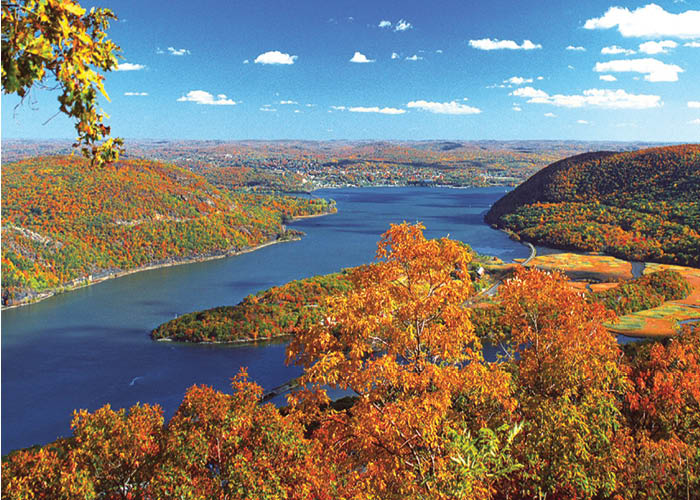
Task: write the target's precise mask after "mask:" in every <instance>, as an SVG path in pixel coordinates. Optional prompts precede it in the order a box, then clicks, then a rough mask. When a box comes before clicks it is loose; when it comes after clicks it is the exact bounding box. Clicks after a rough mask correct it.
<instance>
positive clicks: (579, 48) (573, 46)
mask: <svg viewBox="0 0 700 500" xmlns="http://www.w3.org/2000/svg"><path fill="white" fill-rule="evenodd" d="M566 50H574V51H577V52H586V47H581V46H578V45H569V46H568V47H566Z"/></svg>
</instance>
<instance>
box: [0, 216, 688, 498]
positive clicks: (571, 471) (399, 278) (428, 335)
mask: <svg viewBox="0 0 700 500" xmlns="http://www.w3.org/2000/svg"><path fill="white" fill-rule="evenodd" d="M422 229H423V228H422V226H420V225H415V226H411V225H408V224H405V223H404V224H401V225H397V226H392V227H391V228H390V229H389V230H388V231H387V232H386V233H385V234H384V235H383V236H382V239H381V241H380V243H379V246H378V251H377V260H376V261H375V262H374V263H372V264H369V265H366V266H361V267H358V268H354V269H350V270H347V272H346V273H345V274H344V275H342V276H343V279H344V280H347V283H349V284H350V286H342V287H338V288H332V289H327V290H326V292H329V293H321V294H320V295H314V300H318V301H319V304H320V306H321V307H319V308H318V309H319V313H320V314H319V315H317V316H316V317H315V319H314V321H310V322H308V323H305V326H304V328H300V330H299V331H298V332H297V333H296V335H295V336H294V338H293V339H292V341H291V343H290V345H289V348H288V359H289V361H290V362H295V363H298V364H300V365H302V366H303V368H304V374H303V375H302V379H301V385H300V388H299V389H298V390H297V391H296V392H295V393H293V394H292V395H291V396H290V400H289V401H290V405H289V406H288V407H286V408H284V409H282V410H279V409H277V408H275V407H274V406H272V405H270V404H262V403H261V400H262V389H261V388H260V387H258V386H257V385H255V384H254V383H252V382H249V381H248V380H247V378H246V375H245V372H242V373H240V374H239V375H238V376H237V377H236V378H234V380H233V389H234V391H233V393H232V394H225V393H222V392H217V391H214V390H213V389H211V388H208V387H204V386H195V387H192V388H191V389H190V390H189V391H188V393H187V395H186V396H185V399H184V400H183V402H182V404H181V406H180V408H179V410H178V411H177V412H176V414H175V416H174V417H173V418H172V419H171V420H170V422H169V423H168V424H167V425H165V424H164V422H163V417H162V414H161V412H160V410H159V408H158V407H152V406H149V405H136V406H134V407H132V408H131V409H130V410H129V411H125V410H119V411H114V410H112V409H111V408H109V406H107V407H104V408H101V409H99V410H97V411H96V412H94V413H89V412H86V411H84V410H81V411H78V412H76V413H75V418H74V422H73V432H74V435H73V437H70V438H67V439H61V440H58V441H56V442H54V443H50V444H48V445H46V446H43V447H35V448H30V449H26V450H18V451H15V452H13V453H11V454H10V455H8V456H6V457H4V458H3V468H2V470H3V473H2V487H3V496H4V497H5V496H6V497H7V498H13V499H14V498H76V497H81V498H83V497H87V498H95V497H100V498H240V499H243V498H251V499H252V498H255V499H258V498H260V499H262V498H291V499H303V498H314V499H326V498H328V499H330V498H348V499H350V498H352V499H374V498H382V499H392V498H396V499H399V498H401V499H405V498H408V499H443V498H444V499H447V498H450V499H452V498H461V499H494V500H501V499H521V500H525V499H542V498H555V499H565V498H566V499H570V498H581V499H627V498H630V499H637V498H643V499H659V500H660V499H666V498H679V499H680V498H696V496H697V492H698V491H700V459H699V458H698V457H700V432H698V429H700V330H698V329H697V328H693V327H692V326H690V325H685V326H684V327H683V329H682V331H681V333H680V334H679V335H678V336H677V337H676V338H673V339H670V340H667V341H665V342H663V343H661V342H646V343H639V344H630V345H626V346H620V345H619V344H618V343H617V341H616V339H615V337H614V336H613V335H612V334H611V333H610V332H609V330H608V329H607V328H605V327H604V326H603V325H602V322H604V321H609V320H611V319H613V318H614V312H612V311H610V310H607V309H605V307H604V306H603V305H602V304H600V303H598V302H597V301H594V300H591V299H590V297H586V295H585V294H583V293H581V292H580V291H578V290H576V289H574V288H572V287H571V286H569V283H568V282H567V281H566V279H565V278H564V276H563V275H560V274H558V273H556V272H546V271H541V270H538V269H521V270H519V271H518V272H516V274H515V275H514V276H513V277H511V278H509V279H507V280H506V281H504V282H503V283H502V284H501V286H500V287H499V288H498V293H497V294H496V296H495V297H494V300H493V306H492V308H491V309H490V311H491V312H492V317H491V319H492V320H493V321H492V323H489V324H482V325H480V328H479V329H480V330H484V329H485V330H487V331H488V330H490V329H491V326H493V328H494V330H496V331H495V332H491V334H490V335H484V340H482V338H481V337H480V336H478V335H477V333H476V330H475V328H474V324H473V321H474V318H475V315H474V311H473V310H472V309H470V308H469V307H465V305H467V304H470V303H471V299H473V298H474V293H475V292H474V287H473V285H472V283H471V279H470V276H469V261H470V259H471V255H472V254H471V252H470V251H469V250H468V247H466V246H465V245H463V244H461V243H460V242H456V241H452V240H449V239H447V238H442V239H437V240H426V239H425V238H424V236H423V234H422ZM657 274H658V273H657ZM676 278H677V276H675V275H674V274H672V273H662V274H658V275H655V274H650V275H648V276H645V280H643V281H642V283H641V286H652V287H654V290H657V291H658V292H659V293H661V294H664V296H666V295H668V294H670V295H672V296H674V297H675V296H676V295H677V293H678V290H676V289H675V288H674V287H675V286H676V285H677V284H678V280H677V279H676ZM637 281H639V280H637ZM302 283H304V284H302ZM317 285H318V284H315V285H314V282H313V281H307V282H297V283H295V284H294V286H293V287H292V288H290V290H294V289H299V288H301V289H305V288H306V287H307V286H310V290H311V291H312V293H317V292H318V291H319V290H318V288H316V286H317ZM637 285H639V283H637ZM667 285H669V286H667ZM618 293H619V292H618ZM284 294H285V292H284V287H281V288H279V289H276V290H275V291H274V293H273V294H272V296H274V297H280V298H281V297H283V296H284ZM485 339H489V341H493V342H495V343H496V344H497V345H498V347H499V350H500V352H501V356H499V358H498V359H497V360H495V361H487V360H485V359H484V357H483V354H482V349H481V347H482V345H481V343H482V341H484V342H485V341H486V340H485ZM330 388H333V389H342V390H345V391H346V392H347V393H348V394H349V397H346V398H344V399H343V400H340V401H336V402H332V401H330V398H329V396H328V393H327V390H328V389H330Z"/></svg>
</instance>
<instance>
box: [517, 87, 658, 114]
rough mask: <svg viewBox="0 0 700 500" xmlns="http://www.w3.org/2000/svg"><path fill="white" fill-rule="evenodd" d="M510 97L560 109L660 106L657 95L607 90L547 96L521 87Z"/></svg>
mask: <svg viewBox="0 0 700 500" xmlns="http://www.w3.org/2000/svg"><path fill="white" fill-rule="evenodd" d="M510 95H512V96H516V97H524V98H526V99H528V101H527V102H529V103H534V104H551V105H552V106H557V107H562V108H583V107H596V108H606V109H647V108H657V107H659V106H661V105H662V102H661V97H659V96H658V95H647V94H628V93H627V92H626V91H624V90H609V89H588V90H584V91H583V94H577V95H563V94H555V95H549V94H547V93H546V92H544V91H542V90H538V89H534V88H532V87H521V88H519V89H515V90H514V91H513V92H511V93H510Z"/></svg>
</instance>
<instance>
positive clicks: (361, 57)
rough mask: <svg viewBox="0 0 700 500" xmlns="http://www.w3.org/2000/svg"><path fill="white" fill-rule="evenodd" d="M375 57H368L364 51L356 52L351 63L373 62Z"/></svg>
mask: <svg viewBox="0 0 700 500" xmlns="http://www.w3.org/2000/svg"><path fill="white" fill-rule="evenodd" d="M374 61H375V60H374V59H367V56H366V55H364V54H363V53H362V52H355V54H354V55H353V56H352V57H351V58H350V62H351V63H360V64H362V63H373V62H374Z"/></svg>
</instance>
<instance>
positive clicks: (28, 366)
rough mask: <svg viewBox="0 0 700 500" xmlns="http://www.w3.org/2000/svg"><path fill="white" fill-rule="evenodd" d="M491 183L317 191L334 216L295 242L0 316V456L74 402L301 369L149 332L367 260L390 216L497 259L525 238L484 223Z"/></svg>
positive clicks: (82, 404)
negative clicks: (243, 372)
mask: <svg viewBox="0 0 700 500" xmlns="http://www.w3.org/2000/svg"><path fill="white" fill-rule="evenodd" d="M504 192H505V190H504V189H502V188H478V189H449V188H363V189H334V190H321V191H317V192H315V193H314V195H316V196H320V197H326V198H333V199H335V200H336V201H337V204H338V210H339V212H338V214H335V215H330V216H326V217H320V218H313V219H304V220H301V221H299V222H296V223H294V224H293V227H295V228H296V229H300V230H302V231H304V232H306V233H307V236H306V237H304V238H303V239H302V240H301V241H297V242H291V243H284V244H280V245H273V246H269V247H266V248H263V249H261V250H258V251H255V252H251V253H248V254H244V255H240V256H236V257H230V258H226V259H220V260H214V261H209V262H202V263H195V264H187V265H182V266H176V267H169V268H162V269H156V270H152V271H144V272H141V273H136V274H132V275H129V276H125V277H122V278H118V279H113V280H108V281H105V282H103V283H100V284H97V285H94V286H91V287H87V288H83V289H80V290H76V291H73V292H69V293H66V294H62V295H58V296H55V297H51V298H49V299H47V300H44V301H43V302H40V303H38V304H34V305H30V306H25V307H22V308H18V309H11V310H7V311H3V313H2V453H3V454H4V453H7V452H8V451H10V450H12V449H15V448H19V447H25V446H30V445H32V444H37V443H46V442H49V441H52V440H54V439H56V438H57V437H59V436H65V435H69V434H70V427H69V426H70V420H71V415H72V412H73V410H74V409H76V408H87V409H89V410H95V409H97V408H99V407H101V406H103V405H104V404H106V403H110V404H111V405H112V407H113V408H122V407H129V406H131V405H133V404H134V403H136V402H137V401H140V402H142V403H157V404H159V405H161V406H162V407H163V409H164V413H165V415H166V417H170V416H172V414H173V413H174V412H175V410H176V409H177V407H178V405H179V404H180V402H181V401H182V398H183V396H184V393H185V390H186V389H187V387H189V386H191V385H193V384H207V385H210V386H213V387H215V388H216V389H219V390H228V389H229V383H230V378H231V377H233V376H234V375H235V374H236V373H237V372H238V370H239V369H240V367H241V366H247V367H248V373H249V375H250V377H251V378H252V379H253V380H255V381H256V382H258V383H259V384H260V385H262V386H263V387H264V388H268V389H269V388H272V387H275V386H277V385H280V384H282V383H284V382H286V381H287V380H289V379H290V378H292V377H294V376H296V375H298V374H299V373H300V370H299V369H297V368H295V367H286V366H285V365H284V350H285V344H283V343H271V344H270V343H267V344H264V345H261V346H253V345H245V346H223V345H188V344H179V343H172V342H153V341H151V340H150V338H149V336H148V334H149V332H150V330H151V329H153V328H154V327H156V326H158V325H159V324H161V323H163V322H164V321H167V320H170V319H172V318H174V317H175V316H176V315H178V314H183V313H186V312H190V311H194V310H199V309H205V308H210V307H215V306H220V305H231V304H236V303H238V302H239V301H240V300H241V299H242V298H243V297H245V296H246V295H248V294H250V293H254V292H256V291H259V290H262V289H265V288H269V287H271V286H275V285H281V284H283V283H286V282H288V281H290V280H294V279H299V278H303V277H307V276H314V275H317V274H325V273H330V272H335V271H338V270H340V269H342V268H344V267H350V266H356V265H359V264H363V263H367V262H370V261H371V260H372V258H373V256H374V251H375V249H376V243H377V240H378V239H379V236H380V234H381V233H382V232H384V231H385V230H386V229H387V228H388V227H389V224H390V223H400V222H402V221H404V220H406V221H408V222H416V221H422V222H423V223H424V224H425V226H426V227H427V231H426V234H427V236H429V237H440V236H446V235H448V234H449V235H450V237H452V238H454V239H460V240H463V241H465V242H467V243H469V244H470V245H471V246H472V247H473V248H474V249H476V250H477V251H478V252H480V253H485V254H490V255H496V256H498V257H501V258H502V259H504V260H512V259H513V258H522V257H526V256H527V255H528V250H527V248H525V247H524V246H522V245H520V244H518V243H515V242H513V241H511V240H509V239H508V238H507V237H506V236H505V235H504V234H503V233H502V232H500V231H495V230H493V229H491V228H490V227H488V226H487V225H485V224H484V223H483V220H482V217H483V213H484V212H485V211H486V210H487V209H488V207H489V206H490V205H491V204H492V203H494V202H495V201H496V200H497V199H498V198H500V197H501V196H502V195H503V194H504Z"/></svg>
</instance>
